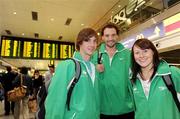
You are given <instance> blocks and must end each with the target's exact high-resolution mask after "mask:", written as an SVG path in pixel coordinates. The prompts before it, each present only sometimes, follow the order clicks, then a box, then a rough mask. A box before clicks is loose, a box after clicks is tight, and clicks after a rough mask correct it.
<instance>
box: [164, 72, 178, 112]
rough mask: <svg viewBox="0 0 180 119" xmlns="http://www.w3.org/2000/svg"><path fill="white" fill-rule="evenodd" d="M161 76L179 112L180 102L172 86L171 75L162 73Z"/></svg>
mask: <svg viewBox="0 0 180 119" xmlns="http://www.w3.org/2000/svg"><path fill="white" fill-rule="evenodd" d="M162 78H163V81H164V83H165V84H166V86H167V88H168V90H169V91H170V92H171V94H172V96H173V99H174V102H175V104H176V106H177V108H178V110H179V112H180V102H179V100H178V98H177V92H176V90H175V88H174V83H173V81H172V78H171V75H170V74H169V75H163V76H162Z"/></svg>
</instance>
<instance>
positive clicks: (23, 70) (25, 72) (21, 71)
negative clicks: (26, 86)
mask: <svg viewBox="0 0 180 119" xmlns="http://www.w3.org/2000/svg"><path fill="white" fill-rule="evenodd" d="M20 73H22V74H27V73H28V68H27V67H24V66H23V67H21V69H20Z"/></svg>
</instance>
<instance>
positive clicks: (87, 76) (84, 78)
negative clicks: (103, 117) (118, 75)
mask: <svg viewBox="0 0 180 119" xmlns="http://www.w3.org/2000/svg"><path fill="white" fill-rule="evenodd" d="M96 42H97V34H96V32H95V31H94V30H93V29H90V28H85V29H83V30H82V31H80V33H79V35H78V38H77V41H76V48H77V50H78V52H75V53H74V56H73V58H74V59H75V60H78V61H79V62H80V65H81V76H80V79H79V80H78V82H77V83H76V85H75V87H74V89H73V92H72V95H71V100H70V110H68V109H67V105H66V100H67V92H68V90H67V86H68V84H69V83H70V82H71V79H72V78H73V76H74V74H75V70H74V69H75V64H74V62H73V61H71V60H66V61H63V62H61V63H60V64H59V65H58V66H57V68H56V71H55V74H54V76H53V78H52V80H51V84H50V86H49V88H48V95H47V98H46V101H45V109H46V115H45V118H46V119H99V96H98V82H97V80H96V77H95V66H94V64H92V63H91V62H90V61H89V60H90V57H91V55H92V53H93V52H94V50H95V48H96V44H97V43H96Z"/></svg>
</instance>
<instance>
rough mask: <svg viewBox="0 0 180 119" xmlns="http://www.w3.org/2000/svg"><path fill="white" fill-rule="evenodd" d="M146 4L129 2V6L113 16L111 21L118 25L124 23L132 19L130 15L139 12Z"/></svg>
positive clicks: (129, 0)
mask: <svg viewBox="0 0 180 119" xmlns="http://www.w3.org/2000/svg"><path fill="white" fill-rule="evenodd" d="M145 2H146V1H145V0H128V4H127V5H126V6H125V7H124V8H122V9H121V10H120V11H119V12H118V13H117V14H116V15H114V16H112V17H111V20H110V21H111V22H112V23H115V24H118V25H120V24H122V23H124V22H125V21H126V20H127V19H128V18H130V15H131V14H132V13H133V12H134V11H137V9H138V8H139V7H141V6H142V5H144V4H145Z"/></svg>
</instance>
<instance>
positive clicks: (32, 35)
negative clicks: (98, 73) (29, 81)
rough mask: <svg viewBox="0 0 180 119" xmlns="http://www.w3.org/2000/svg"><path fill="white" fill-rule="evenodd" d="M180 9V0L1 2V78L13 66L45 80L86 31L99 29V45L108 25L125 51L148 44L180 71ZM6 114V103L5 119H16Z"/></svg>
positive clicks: (0, 114) (0, 111) (0, 115)
mask: <svg viewBox="0 0 180 119" xmlns="http://www.w3.org/2000/svg"><path fill="white" fill-rule="evenodd" d="M179 8H180V0H0V36H1V40H0V76H1V77H2V76H3V75H4V74H5V73H7V71H6V67H8V66H10V67H11V68H12V70H13V71H14V72H19V70H20V68H21V67H23V66H25V67H27V68H28V73H29V75H30V76H33V73H34V71H35V70H38V71H39V72H40V74H41V75H42V76H44V74H45V72H46V71H48V66H50V65H54V66H55V67H56V66H57V64H58V63H59V62H61V61H63V60H65V59H66V58H71V57H72V56H73V52H74V51H75V49H76V48H75V40H76V37H77V34H78V32H79V31H80V30H81V29H83V28H87V27H91V28H93V29H95V31H96V32H97V33H98V36H99V39H98V44H100V43H101V42H102V40H101V38H100V36H101V29H102V28H103V26H104V25H106V24H107V23H109V22H112V23H114V24H116V25H117V26H118V28H119V30H120V34H119V41H118V42H120V43H122V44H123V45H124V46H125V47H126V48H129V49H131V47H132V45H133V43H134V42H135V41H136V40H137V39H139V38H148V39H149V40H151V41H152V42H153V43H154V45H155V46H156V48H157V49H158V52H159V55H160V57H161V58H162V59H164V60H166V61H167V62H168V63H169V64H170V65H173V66H176V67H178V68H180V9H179ZM4 113H5V111H4V101H3V100H2V101H0V119H13V115H12V113H10V114H9V115H5V114H4ZM34 114H35V112H30V119H34Z"/></svg>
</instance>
